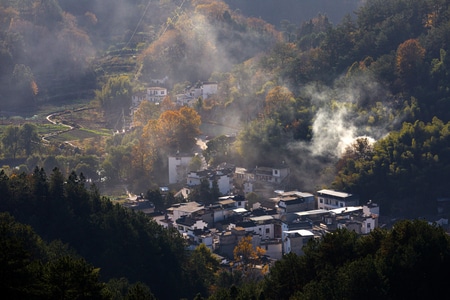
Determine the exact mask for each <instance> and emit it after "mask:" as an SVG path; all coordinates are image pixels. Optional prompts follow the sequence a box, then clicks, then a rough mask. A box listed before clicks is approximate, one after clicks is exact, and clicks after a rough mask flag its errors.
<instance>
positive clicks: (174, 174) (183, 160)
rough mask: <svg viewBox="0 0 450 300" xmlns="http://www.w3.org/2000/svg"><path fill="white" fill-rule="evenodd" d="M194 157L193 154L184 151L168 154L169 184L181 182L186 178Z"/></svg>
mask: <svg viewBox="0 0 450 300" xmlns="http://www.w3.org/2000/svg"><path fill="white" fill-rule="evenodd" d="M193 157H194V156H193V155H192V154H183V153H177V154H175V155H169V156H168V170H169V184H174V183H180V182H183V181H185V180H186V177H187V174H188V169H189V165H190V163H191V161H192V158H193Z"/></svg>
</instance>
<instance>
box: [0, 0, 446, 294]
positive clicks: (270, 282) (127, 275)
mask: <svg viewBox="0 0 450 300" xmlns="http://www.w3.org/2000/svg"><path fill="white" fill-rule="evenodd" d="M252 2H253V3H255V2H256V1H252ZM298 2H301V1H298ZM319 2H320V1H317V3H319ZM336 2H337V1H336ZM228 3H229V4H227V3H226V2H223V1H219V0H192V1H188V0H165V1H144V0H92V1H88V0H80V1H70V0H60V1H56V0H0V16H1V18H0V41H1V43H0V105H1V106H0V112H1V113H2V119H1V121H2V124H1V125H2V126H1V127H0V129H1V144H2V149H1V150H2V152H1V154H2V159H3V162H4V163H5V165H4V166H2V168H1V169H2V170H1V173H0V210H1V211H2V212H5V213H7V214H2V215H1V217H0V222H1V224H0V229H1V230H2V233H5V234H2V235H1V238H2V241H1V243H2V245H4V247H2V248H1V251H2V256H1V257H0V263H1V264H2V266H1V268H0V270H1V278H2V279H3V280H0V281H1V282H2V284H4V285H3V286H2V287H4V288H5V289H6V290H11V291H12V292H14V293H16V294H17V295H18V297H22V298H26V297H28V296H30V295H31V296H33V297H36V298H55V297H59V298H61V295H59V294H58V289H61V287H60V285H61V284H62V283H61V282H58V280H57V278H59V277H58V276H57V275H56V274H58V272H59V271H61V269H63V270H65V269H66V268H67V266H69V267H70V269H71V270H79V271H80V273H77V274H66V275H67V276H68V277H69V278H72V277H76V276H78V278H76V280H75V279H74V280H73V281H71V282H72V283H73V285H72V287H73V289H74V290H76V291H77V292H76V293H75V294H77V295H79V294H80V293H82V287H86V286H88V287H89V289H90V291H89V292H90V293H91V294H89V295H88V296H86V298H91V299H98V297H103V296H105V297H107V298H110V299H111V298H112V299H122V298H124V297H125V298H126V297H128V296H126V294H127V293H128V292H129V293H136V294H135V295H134V296H136V295H145V296H146V297H147V298H149V299H151V297H154V296H156V297H157V298H158V299H180V298H188V299H193V298H194V297H196V295H197V294H198V295H197V299H201V297H203V298H209V299H239V298H240V299H248V298H259V299H324V298H331V299H343V298H345V299H361V298H362V297H369V298H370V297H372V298H374V299H385V298H386V299H399V298H407V297H410V298H419V297H421V298H426V297H431V298H436V297H437V295H438V294H439V295H441V294H445V293H448V291H447V286H446V285H445V282H443V281H442V280H443V278H444V279H445V277H441V275H440V274H442V273H444V272H445V271H446V270H447V269H448V264H449V253H450V251H449V249H450V246H449V240H448V236H447V234H446V233H445V232H443V230H442V229H441V228H439V227H437V226H434V225H429V224H426V223H425V222H422V221H403V222H400V223H398V224H396V225H395V226H394V228H393V229H391V230H388V229H380V230H375V231H373V232H371V234H369V235H368V236H365V237H357V236H356V235H354V234H353V233H350V232H347V231H338V232H336V233H335V234H331V235H328V236H325V237H324V239H323V240H322V241H314V242H312V243H310V244H308V246H307V247H306V248H305V251H304V252H305V256H304V257H297V256H293V255H289V256H286V257H284V258H283V259H281V260H280V261H279V262H277V263H276V264H275V265H274V266H273V267H272V269H270V271H269V273H267V274H266V275H265V277H264V279H259V280H257V279H256V278H257V277H252V274H245V272H244V273H241V272H237V273H230V272H228V271H227V270H221V269H220V268H219V266H218V264H217V261H215V260H214V259H213V258H212V255H211V253H210V252H209V251H208V250H207V249H205V248H204V247H203V248H198V249H196V250H195V251H194V252H192V253H189V252H186V251H185V247H184V246H185V244H184V240H183V238H182V237H181V236H180V235H179V234H178V233H177V232H176V231H174V230H165V229H163V228H161V227H159V226H158V225H156V223H155V222H153V221H152V220H150V219H149V218H148V217H146V216H144V215H143V214H137V213H134V212H132V211H129V210H126V209H125V208H123V207H122V206H120V205H118V204H114V203H113V202H112V201H111V200H110V199H108V198H106V197H103V196H102V195H101V192H100V187H102V188H105V187H116V186H119V187H123V186H125V187H126V188H128V189H129V190H131V191H132V192H134V193H141V192H146V194H147V195H149V197H154V198H152V199H156V200H158V201H159V202H158V203H157V204H158V208H160V207H161V209H164V208H166V207H168V206H170V204H171V203H173V202H174V201H176V199H175V197H174V194H173V191H170V193H169V194H168V196H166V197H165V198H164V199H163V198H162V196H161V194H159V193H158V192H157V188H158V187H159V186H161V185H162V184H165V183H166V181H167V180H166V176H167V155H168V154H173V153H177V152H179V151H186V152H189V151H193V149H194V147H195V145H196V137H198V136H199V134H200V133H201V131H200V126H201V125H204V124H219V125H225V126H228V127H229V128H233V129H236V137H235V142H229V141H231V139H228V137H225V136H221V135H220V134H219V135H217V136H213V137H210V138H211V140H210V141H209V142H208V143H207V146H208V149H206V150H205V157H206V158H207V159H208V161H207V163H208V164H209V166H210V167H211V168H214V167H216V166H218V165H219V164H220V163H224V162H226V163H231V164H235V165H236V166H241V167H247V168H249V169H252V168H254V167H256V166H279V165H281V164H282V165H288V166H289V168H290V170H291V175H290V177H289V181H287V182H283V183H282V184H281V185H280V187H279V188H280V189H285V190H303V191H311V192H313V191H315V190H317V189H320V188H324V187H327V188H335V189H339V190H341V191H345V192H350V193H355V194H358V195H359V196H360V199H361V202H366V201H368V200H373V201H374V202H375V203H378V204H380V207H381V213H382V214H383V215H385V216H390V217H392V218H397V217H407V218H417V217H421V216H423V215H425V214H434V213H435V212H436V200H437V199H438V198H449V197H450V190H449V189H448V187H447V185H448V184H447V179H448V178H449V177H450V89H449V87H448V83H449V82H450V72H449V58H448V57H447V53H448V51H449V45H448V41H449V40H450V6H449V5H450V1H449V0H366V1H364V2H361V5H360V6H358V8H357V9H356V10H355V13H350V14H349V15H347V16H346V17H344V18H343V19H342V20H341V21H339V22H333V21H332V20H331V19H330V18H331V17H329V16H328V15H327V14H317V15H315V16H314V17H311V18H309V19H307V20H304V21H302V22H298V23H297V22H296V21H290V22H282V24H273V23H271V22H267V21H266V20H264V19H263V18H259V16H256V15H254V14H251V13H248V14H247V13H245V11H244V8H242V10H239V9H235V8H234V7H233V6H232V1H230V2H228ZM248 3H249V2H242V3H241V4H242V5H246V6H245V7H248V5H247V4H248ZM264 3H265V2H264ZM286 3H288V2H283V3H282V2H280V4H278V6H277V8H282V7H284V6H283V5H284V4H286ZM320 3H322V2H320ZM344 3H347V4H348V3H353V2H348V1H344ZM298 5H300V4H298ZM262 8H264V6H263V5H261V9H262ZM273 10H275V8H273ZM256 11H257V10H256V8H255V10H253V12H256ZM264 13H266V10H264ZM292 14H295V11H293V12H292ZM246 15H248V16H250V17H246ZM274 15H281V13H280V14H278V13H276V14H274ZM302 18H303V17H300V12H299V18H298V20H300V19H302ZM274 23H276V22H274ZM278 25H279V26H278ZM166 77H167V78H168V80H167V81H166V82H165V83H164V85H165V87H166V88H167V89H168V96H167V97H165V98H164V100H163V101H161V103H158V104H156V103H149V102H143V103H142V104H141V105H140V106H139V107H138V108H137V110H136V112H135V114H134V116H133V119H132V120H129V121H130V123H133V129H132V130H124V131H123V132H116V126H117V124H119V123H120V122H121V123H120V126H121V127H125V123H126V122H125V116H126V117H127V118H128V119H131V117H130V115H129V113H130V111H129V109H130V105H131V95H133V94H134V93H136V92H140V91H143V90H144V89H145V87H147V86H149V85H152V84H153V83H152V80H155V79H161V78H166ZM203 81H216V82H217V83H218V86H219V87H218V92H217V94H215V95H214V96H212V97H210V98H208V99H202V97H199V98H198V99H195V101H194V103H193V104H192V106H191V107H184V106H183V107H177V106H176V105H175V98H176V95H177V94H180V93H185V92H186V88H188V87H192V86H196V85H197V84H198V83H200V82H203ZM76 101H82V102H83V105H85V106H86V107H83V109H86V110H82V111H81V112H79V111H76V110H75V109H69V108H68V107H72V105H74V103H75V102H76ZM49 103H51V104H52V105H55V104H56V106H57V105H60V108H59V110H58V114H56V115H54V117H55V120H56V121H55V123H52V124H50V126H48V125H49V124H48V121H47V119H45V117H44V118H42V119H43V120H41V121H40V123H39V122H36V124H33V122H34V121H33V120H34V119H32V118H26V119H25V118H21V119H20V121H19V122H15V119H13V118H10V116H16V115H17V114H19V115H20V114H24V115H25V114H26V115H27V116H29V115H30V114H31V115H32V114H34V113H35V112H37V111H39V109H41V108H42V107H44V106H45V105H47V104H49ZM88 112H91V115H88ZM66 113H67V116H66V118H67V119H64V116H65V114H66ZM86 115H88V117H86ZM3 116H4V117H3ZM20 117H22V116H20ZM38 117H39V116H37V118H38ZM82 117H85V118H90V120H93V121H92V123H94V121H95V122H97V123H98V124H102V126H104V127H105V128H104V129H105V130H106V131H107V132H108V133H104V132H101V131H100V130H99V129H98V128H96V129H97V131H96V132H95V135H94V137H92V135H88V133H87V131H88V130H85V131H84V132H82V133H81V130H80V132H78V134H79V137H78V140H77V141H73V138H72V136H70V137H66V136H64V134H65V133H66V130H73V128H78V127H81V125H79V124H77V123H76V121H79V120H81V119H82ZM117 119H120V120H121V121H120V122H118V121H117ZM131 121H132V122H131ZM44 122H47V123H46V124H45V125H43V123H44ZM85 124H86V122H85V123H83V125H84V126H86V125H85ZM75 125H76V126H75ZM115 125H116V126H115ZM67 127H70V129H67ZM86 127H87V128H88V129H89V130H90V131H94V130H93V129H90V128H89V127H88V126H86ZM49 128H50V129H49ZM45 130H46V132H47V133H48V131H50V134H53V133H54V132H58V133H59V134H60V133H61V132H62V133H63V134H61V135H62V137H61V140H57V141H56V142H48V141H46V140H45V139H43V138H42V137H43V134H42V131H45ZM112 130H114V131H115V133H114V134H111V131H112ZM89 133H91V134H92V132H89ZM67 136H69V135H67ZM86 137H87V138H86ZM233 140H234V138H233ZM74 144H76V145H80V147H77V146H76V145H74ZM196 151H198V150H196ZM196 159H197V160H196V161H193V163H192V165H191V167H192V168H195V165H197V168H198V166H201V164H202V161H201V160H200V159H199V158H198V157H196ZM6 164H8V165H6ZM36 166H38V167H36ZM55 167H56V168H55ZM72 170H73V171H72ZM91 183H93V184H91ZM200 192H204V194H202V193H200ZM200 192H199V191H194V192H193V193H192V194H193V195H194V196H198V195H210V196H211V195H214V196H217V195H216V194H215V193H214V192H213V191H211V190H209V189H206V190H205V191H200ZM194 196H192V197H194ZM211 197H212V196H211ZM216 198H217V197H216ZM208 201H209V199H208ZM8 214H9V215H8ZM11 216H12V217H13V218H11ZM442 217H448V216H446V215H443V216H442ZM23 224H27V225H23ZM27 226H31V228H33V229H31V228H30V227H27ZM33 231H34V232H33ZM58 240H59V241H60V242H58ZM52 245H53V246H52ZM52 247H54V248H53V249H52ZM55 248H56V249H55ZM58 253H59V254H63V255H58ZM16 254H17V255H16ZM80 256H82V257H83V258H80ZM91 264H92V265H91ZM11 266H17V268H11ZM72 267H73V268H72ZM97 268H100V270H98V269H97ZM61 272H62V271H61ZM80 274H81V275H80ZM40 275H42V276H40ZM336 278H340V280H339V281H336ZM85 279H86V280H87V282H88V284H87V285H86V284H84V285H83V284H80V281H81V282H82V281H83V280H85ZM22 283H23V284H22ZM66 289H69V288H67V287H66ZM63 290H64V288H63ZM108 293H116V294H115V295H116V296H111V294H108ZM433 293H436V294H433ZM368 295H369V296H368ZM65 296H67V297H68V298H70V297H71V296H69V295H65ZM97 296H98V297H97ZM134 296H132V295H129V297H128V299H133V297H134ZM73 298H76V296H73Z"/></svg>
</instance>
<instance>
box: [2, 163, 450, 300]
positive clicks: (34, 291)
mask: <svg viewBox="0 0 450 300" xmlns="http://www.w3.org/2000/svg"><path fill="white" fill-rule="evenodd" d="M65 180H66V181H65ZM0 192H1V193H0V233H1V234H0V245H1V248H0V254H1V255H0V267H1V268H0V278H1V280H0V286H1V287H2V289H3V292H4V293H5V295H8V296H9V297H12V298H14V299H16V298H27V299H35V298H36V299H55V298H58V299H61V298H63V299H80V297H81V298H83V299H211V300H213V299H224V300H225V299H230V300H231V299H274V300H275V299H277V300H278V299H325V298H327V299H342V298H345V299H361V298H363V297H367V294H368V293H369V295H370V297H369V298H373V299H380V298H383V299H402V298H404V297H408V298H417V297H419V298H427V297H431V298H436V297H438V296H440V295H442V294H445V293H447V292H448V287H447V285H446V280H447V278H446V277H445V276H442V274H443V273H445V271H446V270H448V268H449V267H450V265H449V264H450V240H449V237H448V235H447V234H446V233H445V232H444V231H443V229H442V228H441V227H438V226H437V225H430V224H427V223H426V222H425V221H422V220H415V221H407V220H403V221H400V222H397V223H396V224H395V226H394V228H392V229H376V230H374V231H372V232H371V233H370V234H369V235H366V236H358V234H356V233H355V232H350V231H348V230H346V229H344V230H337V231H336V232H334V233H332V234H327V235H325V236H324V237H323V238H322V239H320V240H315V239H312V240H311V241H310V242H309V243H308V244H307V245H306V246H305V247H304V253H305V254H304V255H302V256H297V255H295V254H293V253H290V254H288V255H285V256H284V257H283V258H282V259H280V260H278V261H277V262H275V263H274V265H273V266H272V267H271V268H270V269H269V271H268V273H267V274H266V275H265V276H264V277H261V276H258V274H260V270H254V269H252V268H239V267H237V268H235V269H234V270H233V271H230V269H229V268H230V267H231V265H230V266H222V267H220V265H219V261H218V260H217V259H216V258H215V257H214V256H213V255H212V253H211V252H210V250H209V249H208V248H206V247H205V246H204V245H203V244H202V245H200V246H198V247H197V248H196V249H195V250H194V251H192V252H187V251H186V250H185V247H184V246H185V244H184V242H185V240H184V238H182V237H181V235H180V234H179V233H178V231H177V230H176V229H170V230H168V229H163V228H162V227H161V226H159V225H157V224H156V223H155V222H154V221H153V220H151V219H150V218H149V217H147V216H145V215H144V214H142V213H135V212H133V211H131V210H128V209H126V208H123V207H122V206H120V205H118V204H115V205H114V204H112V203H111V201H110V200H109V199H106V198H104V197H101V196H100V195H99V194H98V191H97V190H96V189H95V187H94V186H91V187H90V188H88V186H87V185H86V182H85V181H84V178H82V177H78V176H76V175H75V174H72V175H71V176H70V177H69V178H67V179H64V178H63V177H62V176H61V173H60V172H59V171H58V170H57V169H55V170H54V171H53V173H52V174H50V176H49V177H47V176H46V174H45V172H43V170H42V169H41V170H39V169H38V168H36V169H35V171H34V173H33V174H30V175H22V176H11V177H8V176H6V175H5V174H4V173H3V171H2V172H1V173H0ZM25 224H29V225H25ZM30 225H31V226H30ZM249 245H250V246H251V244H249ZM243 251H244V252H243V253H245V249H243ZM336 278H340V280H338V281H336Z"/></svg>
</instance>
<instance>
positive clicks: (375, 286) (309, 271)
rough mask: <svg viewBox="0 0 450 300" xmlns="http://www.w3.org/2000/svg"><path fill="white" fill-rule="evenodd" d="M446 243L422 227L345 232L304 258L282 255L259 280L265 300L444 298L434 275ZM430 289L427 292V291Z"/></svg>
mask: <svg viewBox="0 0 450 300" xmlns="http://www.w3.org/2000/svg"><path fill="white" fill-rule="evenodd" d="M449 250H450V240H449V238H448V236H447V235H446V234H445V232H444V231H443V230H442V228H440V227H438V226H436V225H429V224H427V223H426V222H424V221H420V220H414V221H400V222H398V223H396V224H395V225H394V228H393V229H392V230H383V229H377V230H376V231H373V232H371V233H370V234H369V235H368V236H359V237H358V236H357V235H356V234H355V233H351V232H348V231H347V230H339V231H337V232H335V233H332V234H327V235H325V236H324V237H323V239H322V240H320V241H314V240H312V241H311V242H310V243H309V244H308V245H307V246H306V247H305V255H304V256H296V255H295V254H288V255H285V256H284V257H283V258H282V259H281V260H279V261H277V262H276V263H275V265H274V266H272V268H271V270H270V274H269V275H268V276H267V277H266V278H265V282H264V289H263V290H264V296H265V297H266V299H324V298H328V299H361V297H368V298H370V299H381V298H383V299H398V298H403V297H411V298H417V297H418V298H421V297H434V295H438V294H439V293H445V290H446V287H445V284H443V281H444V280H445V279H444V278H442V277H441V276H439V275H438V272H439V270H441V271H443V270H446V268H447V266H448V264H449V263H450V260H449V259H450V252H449ZM336 278H339V279H340V280H336ZM428 285H429V287H431V288H427V286H428Z"/></svg>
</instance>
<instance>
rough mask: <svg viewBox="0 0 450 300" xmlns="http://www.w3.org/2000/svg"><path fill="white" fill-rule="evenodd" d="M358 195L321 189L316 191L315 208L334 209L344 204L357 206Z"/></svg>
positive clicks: (344, 205)
mask: <svg viewBox="0 0 450 300" xmlns="http://www.w3.org/2000/svg"><path fill="white" fill-rule="evenodd" d="M358 205H359V197H358V196H356V195H353V194H348V193H344V192H338V191H334V190H327V189H323V190H320V191H317V208H319V209H328V210H329V209H335V208H341V207H346V206H358Z"/></svg>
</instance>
